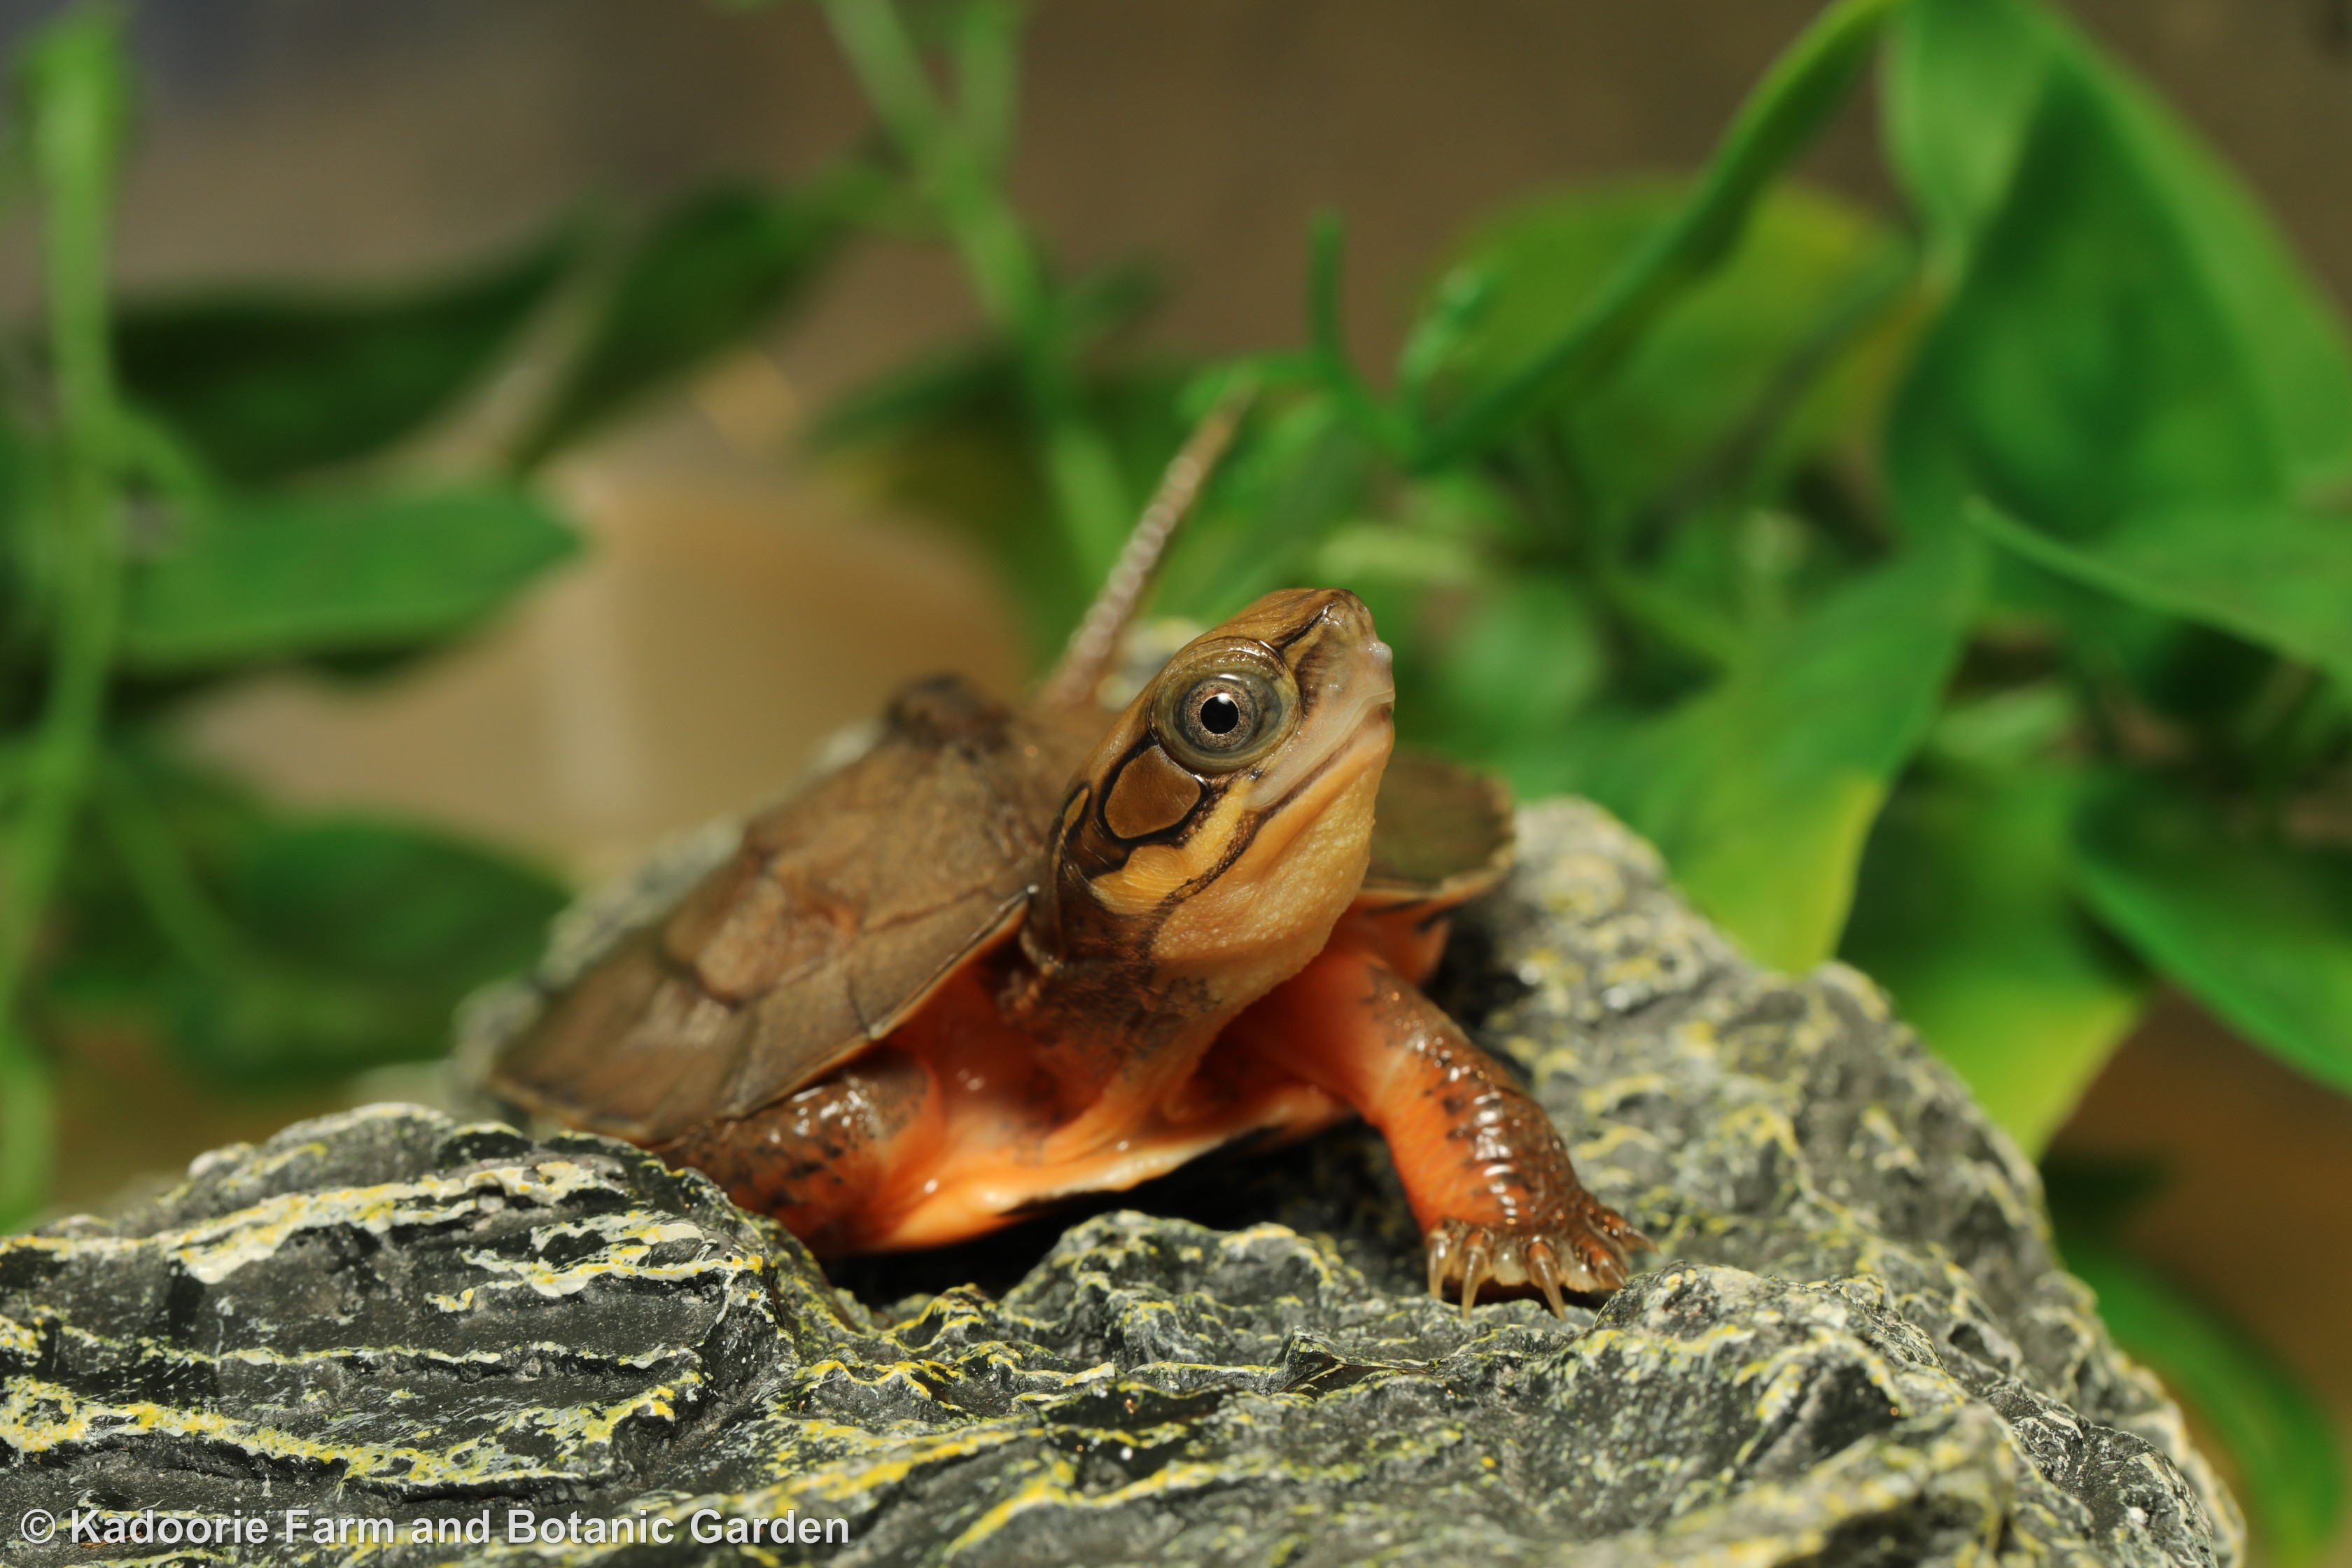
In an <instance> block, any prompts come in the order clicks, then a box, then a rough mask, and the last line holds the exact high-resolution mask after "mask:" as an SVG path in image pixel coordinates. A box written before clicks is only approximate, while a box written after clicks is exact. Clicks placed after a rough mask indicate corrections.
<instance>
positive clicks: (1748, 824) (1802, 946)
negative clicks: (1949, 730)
mask: <svg viewBox="0 0 2352 1568" xmlns="http://www.w3.org/2000/svg"><path fill="white" fill-rule="evenodd" d="M1979 571H1980V563H1979V555H1978V552H1976V551H1975V550H1974V549H1973V548H1970V547H1969V546H1968V545H1967V544H1966V543H1964V542H1958V541H1952V542H1948V543H1947V544H1946V545H1943V546H1937V547H1934V548H1928V549H1922V550H1918V551H1916V552H1913V553H1912V554H1910V555H1909V556H1907V557H1906V558H1904V559H1902V560H1899V561H1897V562H1896V563H1894V564H1893V565H1890V566H1886V567H1883V568H1880V569H1879V570H1877V571H1875V572H1874V573H1872V574H1869V575H1867V576H1865V577H1863V578H1861V579H1859V580H1857V581H1856V582H1854V583H1853V584H1851V585H1849V586H1848V587H1846V588H1844V589H1843V590H1842V591H1841V592H1839V593H1838V594H1837V595H1835V596H1833V597H1832V598H1831V599H1830V600H1828V601H1827V602H1826V603H1824V604H1823V605H1821V606H1820V607H1819V608H1818V609H1816V610H1814V611H1813V612H1811V614H1810V615H1808V616H1804V617H1803V618H1802V619H1801V620H1800V621H1798V622H1796V623H1795V624H1794V625H1792V626H1790V628H1789V630H1788V631H1787V632H1786V633H1785V634H1783V635H1781V636H1780V637H1775V638H1773V639H1771V640H1770V641H1769V643H1768V644H1767V645H1766V646H1765V647H1762V648H1760V649H1759V650H1758V651H1757V652H1756V653H1755V654H1753V655H1752V656H1751V657H1750V658H1748V659H1747V660H1745V661H1743V663H1742V664H1741V665H1740V667H1739V668H1737V669H1735V670H1734V671H1733V672H1732V674H1731V675H1730V676H1729V677H1728V678H1727V679H1724V680H1723V681H1721V682H1719V683H1718V684H1717V686H1715V687H1713V688H1712V689H1708V690H1706V691H1705V692H1702V693H1701V694H1700V695H1699V696H1697V697H1696V698H1693V699H1691V700H1688V701H1686V702H1685V703H1684V704H1683V705H1682V706H1681V707H1679V708H1677V709H1675V710H1672V711H1670V712H1669V713H1667V714H1666V715H1665V716H1664V717H1663V718H1662V719H1659V720H1656V721H1652V722H1651V723H1650V724H1648V725H1646V726H1644V727H1643V729H1642V730H1641V731H1637V732H1636V733H1634V734H1633V736H1631V737H1629V738H1628V739H1627V740H1626V741H1625V742H1623V743H1622V745H1621V746H1619V747H1617V748H1616V749H1615V751H1614V752H1613V754H1612V755H1610V756H1608V757H1607V758H1605V759H1604V760H1603V761H1602V762H1601V763H1600V764H1599V765H1598V766H1597V767H1596V768H1594V770H1593V771H1592V773H1591V776H1590V777H1588V778H1587V780H1586V781H1585V782H1586V784H1587V786H1588V788H1589V790H1590V793H1591V794H1593V795H1595V796H1596V797H1597V798H1598V799H1599V800H1600V801H1601V804H1603V805H1607V806H1609V807H1611V808H1612V810H1614V811H1616V812H1617V813H1618V814H1619V815H1620V816H1623V817H1624V818H1625V820H1626V821H1627V822H1629V823H1630V824H1632V825H1633V827H1635V828H1636V829H1638V830H1639V831H1641V832H1642V833H1644V834H1646V835H1647V836H1648V837H1650V838H1651V840H1652V841H1653V842H1654V843H1655V844H1656V845H1657V846H1658V847H1659V848H1660V849H1661V850H1662V851H1664V854H1665V857H1666V859H1667V862H1668V864H1669V865H1670V866H1671V867H1672V868H1673V870H1674V874H1675V879H1676V880H1677V881H1678V882H1679V883H1680V884H1681V885H1682V886H1683V888H1684V889H1685V891H1687V892H1688V893H1689V894H1690V896H1691V898H1692V899H1693V900H1694V901H1696V903H1697V904H1698V905H1699V907H1700V908H1702V909H1703V910H1706V912H1707V913H1708V914H1709V915H1710V916H1712V917H1713V918H1714V919H1715V920H1716V921H1717V922H1718V923H1720V924H1721V925H1722V926H1723V927H1724V928H1725V929H1726V930H1727V931H1729V932H1730V933H1731V934H1732V935H1733V936H1734V937H1736V938H1738V940H1739V942H1741V943H1742V944H1743V945H1745V946H1746V947H1747V949H1748V952H1750V953H1752V954H1754V955H1755V957H1756V958H1757V959H1758V960H1759V961H1760V962H1762V963H1769V964H1772V965H1774V966H1776V967H1779V968H1782V969H1790V970H1797V969H1803V968H1807V967H1810V966H1811V965H1812V964H1814V963H1819V962H1820V961H1821V960H1822V959H1824V958H1827V957H1828V956H1829V955H1830V953H1831V952H1832V951H1834V949H1835V948H1836V946H1837V940H1838V933H1839V931H1841V930H1842V929H1843V926H1844V924H1845V917H1846V910H1847V907H1848V904H1849V902H1850V901H1851V899H1852V897H1853V878H1854V871H1855V868H1856V867H1857V866H1858V864H1859V863H1860V861H1861V858H1862V852H1863V846H1864V840H1865V838H1866V837H1867V836H1868V834H1869V831H1870V826H1871V823H1872V822H1873V821H1874V819H1875V817H1876V816H1877V815H1878V808H1879V805H1880V804H1881V803H1882V802H1883V801H1884V800H1885V796H1886V791H1887V788H1888V786H1889V784H1891V783H1892V781H1893V780H1894V778H1895V774H1896V773H1898V772H1900V771H1901V769H1902V767H1903V765H1904V763H1906V761H1907V760H1908V759H1909V757H1910V755H1911V753H1912V752H1913V750H1914V749H1915V748H1916V746H1917V745H1918V743H1919V741H1920V739H1921V737H1922V736H1924V735H1925V734H1926V733H1927V726H1928V723H1929V721H1931V720H1932V719H1933V718H1934V716H1935V711H1936V705H1937V699H1938V698H1939V697H1940V695H1941V694H1942V691H1943V688H1944V682H1945V679H1946V678H1947V677H1948V674H1949V673H1950V670H1951V668H1952V663H1953V660H1954V658H1956V657H1957V655H1958V651H1959V647H1960V642H1961V636H1962V633H1963V631H1964V629H1965V628H1966V626H1967V625H1968V620H1969V613H1970V611H1971V610H1972V609H1973V608H1974V605H1975V603H1976V598H1977V591H1978V578H1979Z"/></svg>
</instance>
